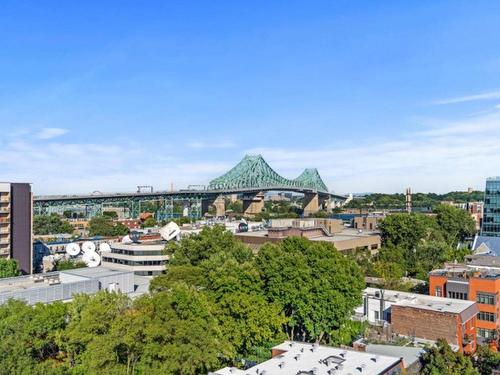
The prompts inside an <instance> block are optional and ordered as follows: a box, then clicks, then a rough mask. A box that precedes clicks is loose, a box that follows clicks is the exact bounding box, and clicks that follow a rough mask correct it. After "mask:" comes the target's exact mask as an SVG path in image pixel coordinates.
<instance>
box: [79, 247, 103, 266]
mask: <svg viewBox="0 0 500 375" xmlns="http://www.w3.org/2000/svg"><path fill="white" fill-rule="evenodd" d="M82 260H83V261H84V262H85V264H86V265H87V267H97V266H98V265H99V264H101V256H100V255H99V254H97V253H96V252H95V251H91V252H88V253H85V254H83V256H82Z"/></svg>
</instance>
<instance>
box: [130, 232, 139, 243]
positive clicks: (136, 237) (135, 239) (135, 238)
mask: <svg viewBox="0 0 500 375" xmlns="http://www.w3.org/2000/svg"><path fill="white" fill-rule="evenodd" d="M128 236H129V237H130V240H131V241H132V242H139V239H140V238H141V234H140V233H138V232H132V233H130V234H129V235H128Z"/></svg>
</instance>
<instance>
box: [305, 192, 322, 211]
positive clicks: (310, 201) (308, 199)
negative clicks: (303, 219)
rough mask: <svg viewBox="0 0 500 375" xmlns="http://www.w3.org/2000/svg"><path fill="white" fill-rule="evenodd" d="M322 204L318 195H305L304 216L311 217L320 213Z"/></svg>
mask: <svg viewBox="0 0 500 375" xmlns="http://www.w3.org/2000/svg"><path fill="white" fill-rule="evenodd" d="M319 207H320V202H319V194H318V193H305V194H304V205H303V209H304V216H311V215H313V214H315V213H317V212H318V211H319Z"/></svg>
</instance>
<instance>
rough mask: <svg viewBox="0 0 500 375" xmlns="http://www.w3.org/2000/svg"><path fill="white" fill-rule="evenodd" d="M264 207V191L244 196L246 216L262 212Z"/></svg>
mask: <svg viewBox="0 0 500 375" xmlns="http://www.w3.org/2000/svg"><path fill="white" fill-rule="evenodd" d="M263 209H264V192H262V191H259V192H258V193H254V194H250V195H245V196H244V197H243V213H244V215H245V216H254V215H256V214H260V213H261V212H262V210H263Z"/></svg>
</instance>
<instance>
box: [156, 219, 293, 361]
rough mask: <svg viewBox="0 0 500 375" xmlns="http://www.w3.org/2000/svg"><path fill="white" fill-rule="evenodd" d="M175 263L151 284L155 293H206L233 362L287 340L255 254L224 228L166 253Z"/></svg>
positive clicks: (185, 241)
mask: <svg viewBox="0 0 500 375" xmlns="http://www.w3.org/2000/svg"><path fill="white" fill-rule="evenodd" d="M167 250H168V251H169V252H170V253H171V254H172V262H171V264H170V266H169V268H168V270H167V272H166V274H165V275H160V276H157V277H156V278H155V279H154V280H153V281H152V283H151V285H150V289H151V291H153V292H161V291H168V290H169V289H170V288H171V285H174V284H175V283H176V282H179V281H181V282H185V283H187V284H189V285H191V286H193V287H196V288H199V289H201V290H203V291H204V293H205V294H206V296H207V298H209V299H210V301H211V302H212V303H213V304H214V305H215V306H217V309H216V311H215V312H214V316H215V317H216V319H217V321H218V324H219V326H220V327H222V331H223V335H224V338H225V341H227V342H228V343H229V344H230V345H231V351H232V355H231V358H246V357H247V356H249V355H251V353H253V352H254V351H255V348H258V347H261V346H263V345H265V343H267V342H270V341H273V340H274V339H276V338H284V337H283V336H282V334H281V332H282V326H283V324H284V323H285V322H286V319H285V316H284V314H283V313H282V311H281V309H280V307H279V306H278V305H276V304H270V303H269V302H268V301H267V299H266V297H265V295H264V294H263V292H262V288H263V283H262V280H261V278H260V273H259V270H258V269H257V267H256V265H255V257H254V255H253V253H252V252H251V250H250V249H249V248H248V247H246V246H244V245H243V244H242V243H241V242H239V241H238V240H236V238H235V237H234V236H233V235H232V234H231V233H230V232H228V231H226V230H225V229H223V228H222V227H218V226H215V227H213V228H205V229H204V230H203V231H202V232H201V233H200V234H199V235H195V236H190V237H187V238H184V239H182V241H180V242H179V243H177V244H171V245H170V246H169V247H168V249H167Z"/></svg>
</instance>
